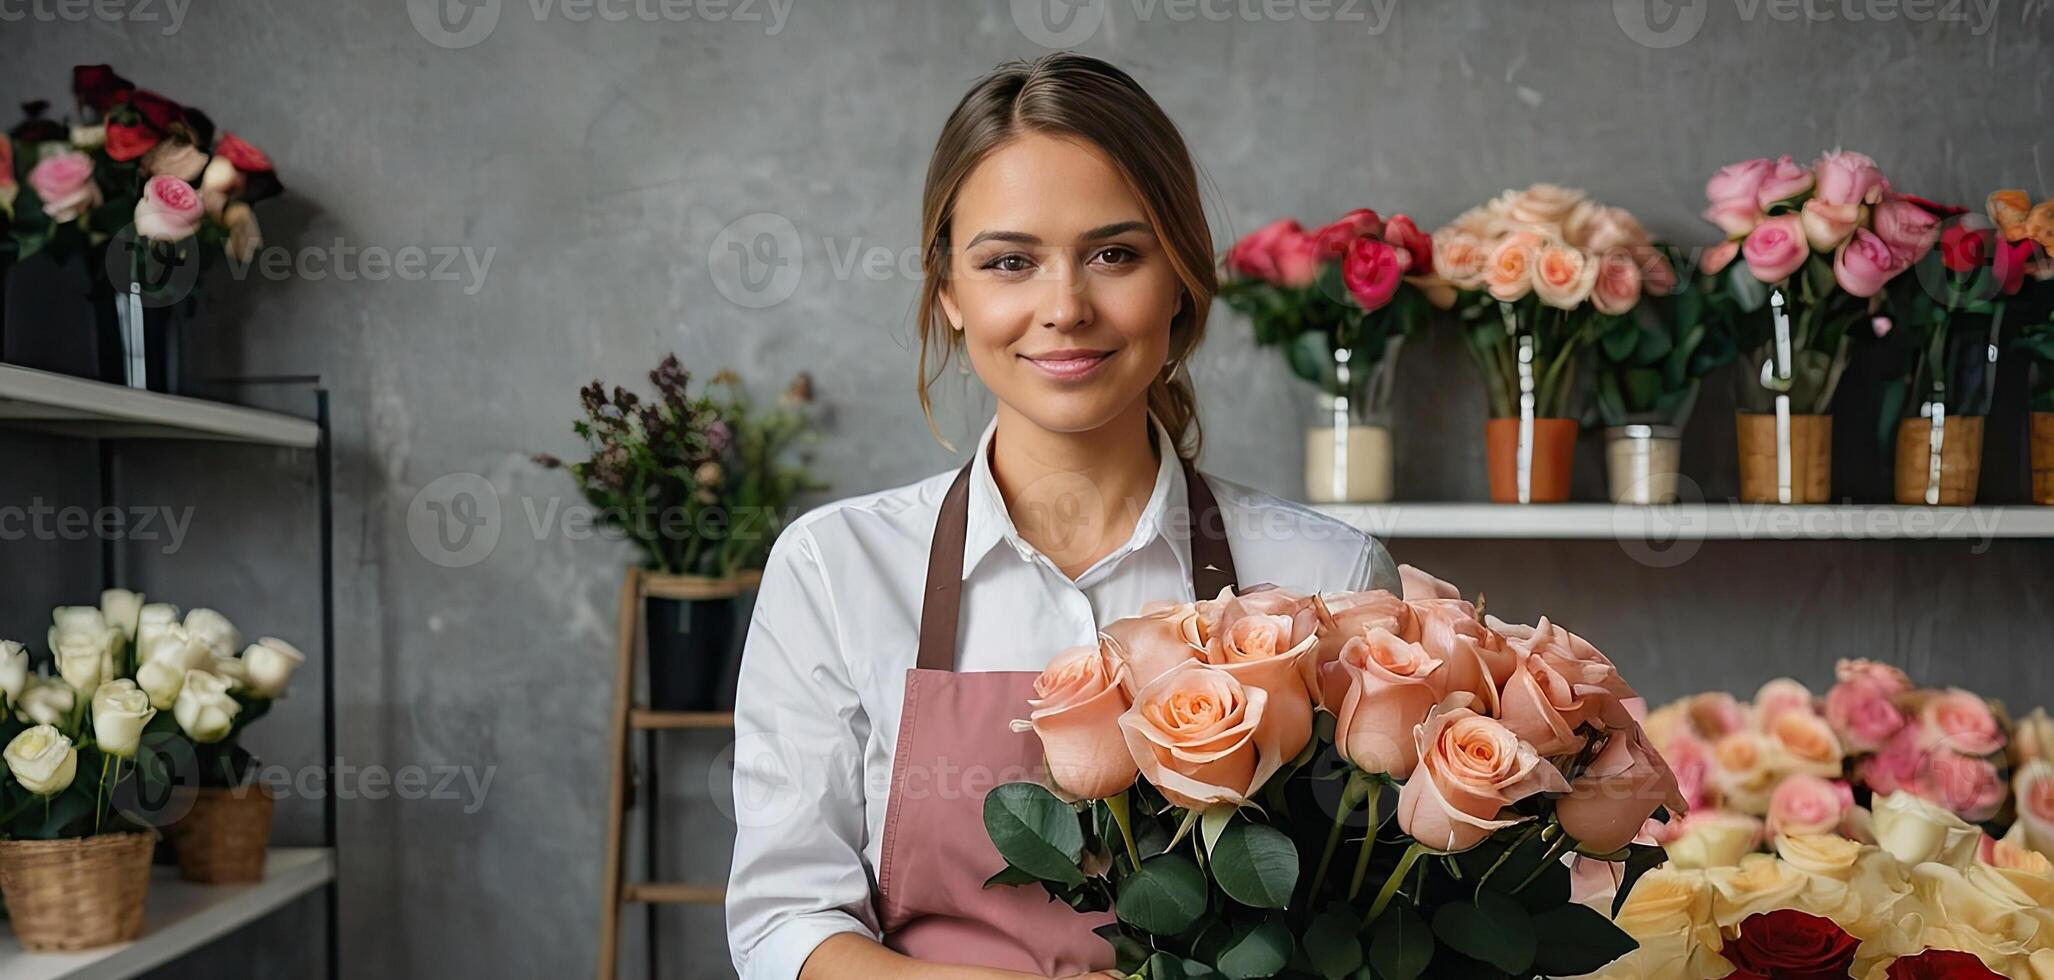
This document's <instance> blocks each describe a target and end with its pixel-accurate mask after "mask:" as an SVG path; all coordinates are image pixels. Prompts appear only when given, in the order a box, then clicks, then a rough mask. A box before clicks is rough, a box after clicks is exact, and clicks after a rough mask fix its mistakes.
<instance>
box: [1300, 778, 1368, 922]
mask: <svg viewBox="0 0 2054 980" xmlns="http://www.w3.org/2000/svg"><path fill="white" fill-rule="evenodd" d="M1364 782H1365V779H1364V777H1363V775H1362V770H1360V769H1349V770H1348V782H1347V783H1346V784H1344V785H1343V786H1342V787H1341V805H1340V807H1339V808H1338V809H1336V810H1335V811H1334V825H1333V826H1332V827H1331V828H1329V829H1328V830H1327V846H1326V847H1325V848H1324V849H1322V850H1321V851H1320V852H1319V870H1317V871H1314V872H1313V873H1312V887H1311V889H1310V890H1309V891H1308V892H1307V893H1306V894H1308V895H1317V894H1319V886H1320V883H1321V882H1324V881H1326V880H1327V868H1329V867H1331V866H1332V865H1333V863H1334V849H1335V848H1337V847H1339V846H1341V828H1342V826H1344V825H1345V824H1347V822H1348V816H1349V814H1352V813H1354V812H1355V804H1356V801H1357V800H1358V799H1359V798H1360V797H1361V796H1362V791H1363V784H1364ZM1369 830H1370V833H1372V834H1374V833H1376V828H1375V827H1371V828H1370V829H1369Z"/></svg>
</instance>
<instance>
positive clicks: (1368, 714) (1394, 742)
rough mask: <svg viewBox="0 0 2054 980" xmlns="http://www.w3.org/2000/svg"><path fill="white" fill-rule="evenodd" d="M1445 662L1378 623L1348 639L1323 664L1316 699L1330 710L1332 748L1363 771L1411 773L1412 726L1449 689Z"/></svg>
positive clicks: (1414, 758)
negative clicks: (1376, 625) (1328, 660)
mask: <svg viewBox="0 0 2054 980" xmlns="http://www.w3.org/2000/svg"><path fill="white" fill-rule="evenodd" d="M1445 668H1446V665H1444V664H1442V663H1441V662H1440V661H1438V660H1435V659H1434V658H1432V657H1430V656H1428V655H1427V652H1426V650H1425V649H1423V648H1421V647H1420V646H1419V645H1418V644H1416V643H1408V642H1406V641H1405V640H1402V639H1400V638H1399V637H1398V636H1397V635H1395V634H1393V633H1392V632H1390V631H1389V630H1386V629H1384V628H1382V627H1372V628H1371V629H1370V630H1369V631H1368V632H1366V633H1362V634H1359V635H1357V636H1355V637H1354V638H1352V639H1350V640H1349V641H1348V643H1347V645H1346V646H1344V647H1342V648H1341V655H1340V656H1339V657H1338V658H1336V659H1335V660H1334V662H1333V663H1330V664H1324V665H1321V667H1320V669H1319V677H1320V701H1321V703H1322V704H1325V705H1326V706H1327V710H1329V711H1332V712H1333V713H1334V748H1335V750H1336V751H1337V752H1339V753H1340V755H1341V758H1343V759H1346V760H1347V761H1348V764H1349V765H1352V766H1354V767H1355V768H1357V769H1360V770H1362V771H1364V772H1372V773H1390V774H1391V775H1392V776H1394V777H1396V778H1398V779H1405V778H1407V777H1409V776H1411V775H1412V770H1413V767H1415V766H1417V765H1418V764H1419V755H1418V751H1417V747H1416V746H1415V745H1414V744H1413V740H1412V729H1413V727H1414V726H1416V725H1418V724H1419V723H1420V722H1421V721H1424V720H1425V719H1426V713H1427V712H1428V711H1429V710H1431V709H1432V708H1433V706H1434V705H1436V704H1438V703H1440V700H1441V699H1442V698H1443V697H1445V696H1446V695H1447V693H1448V689H1447V671H1446V669H1445Z"/></svg>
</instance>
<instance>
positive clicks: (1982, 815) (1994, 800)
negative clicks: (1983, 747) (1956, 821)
mask: <svg viewBox="0 0 2054 980" xmlns="http://www.w3.org/2000/svg"><path fill="white" fill-rule="evenodd" d="M1911 789H1912V792H1913V793H1915V794H1917V795H1919V796H1922V797H1924V798H1926V799H1929V800H1932V801H1933V802H1935V803H1938V804H1940V805H1941V806H1944V807H1946V808H1947V809H1949V810H1953V811H1954V812H1955V814H1957V815H1959V816H1960V817H1961V819H1963V820H1966V821H1968V822H1970V823H1982V822H1983V821H1985V820H1988V819H1990V818H1991V817H1994V816H1996V815H1997V809H1998V808H1999V807H2001V806H2003V805H2004V779H2003V777H2001V776H1999V775H1998V774H1997V767H1996V766H1994V765H1991V764H1990V763H1989V762H1988V761H1986V760H1984V759H1980V758H1976V757H1973V756H1966V755H1961V754H1959V753H1956V752H1949V751H1947V750H1946V749H1937V750H1934V751H1933V752H1931V753H1929V754H1928V755H1927V756H1926V760H1925V766H1924V769H1923V770H1922V771H1921V772H1920V773H1919V774H1918V781H1917V782H1916V783H1914V784H1913V785H1912V788H1911Z"/></svg>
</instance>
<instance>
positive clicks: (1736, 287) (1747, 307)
mask: <svg viewBox="0 0 2054 980" xmlns="http://www.w3.org/2000/svg"><path fill="white" fill-rule="evenodd" d="M1726 289H1727V290H1728V291H1729V292H1730V293H1731V294H1732V296H1733V302H1734V303H1735V304H1736V305H1737V306H1739V307H1740V312H1742V313H1753V312H1754V311H1756V310H1759V309H1761V308H1762V304H1763V303H1766V302H1768V301H1769V285H1768V283H1765V282H1763V281H1761V280H1760V279H1756V278H1755V277H1754V273H1752V272H1749V271H1747V263H1746V262H1742V261H1740V260H1739V259H1738V258H1735V260H1734V261H1733V263H1732V264H1731V265H1728V266H1727V267H1726Z"/></svg>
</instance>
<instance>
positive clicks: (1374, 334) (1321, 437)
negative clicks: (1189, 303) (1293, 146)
mask: <svg viewBox="0 0 2054 980" xmlns="http://www.w3.org/2000/svg"><path fill="white" fill-rule="evenodd" d="M1432 270H1433V240H1432V239H1430V238H1428V237H1427V235H1426V233H1425V232H1423V231H1420V230H1419V227H1418V226H1417V225H1414V224H1413V223H1412V219H1411V218H1408V217H1406V216H1405V215H1402V214H1399V215H1393V216H1392V217H1391V218H1390V220H1388V221H1386V220H1384V219H1383V218H1381V217H1379V216H1378V215H1377V213H1376V212H1375V211H1371V210H1369V209H1368V208H1357V209H1355V210H1353V211H1350V212H1348V213H1347V214H1344V215H1342V216H1341V217H1340V218H1338V219H1336V220H1335V221H1334V222H1333V223H1332V224H1329V225H1327V226H1325V227H1323V228H1320V229H1318V230H1317V231H1311V232H1308V231H1306V230H1305V229H1304V228H1303V227H1301V226H1300V225H1299V224H1298V222H1297V221H1295V220H1293V219H1290V218H1285V219H1281V220H1278V221H1274V222H1271V223H1270V224H1268V225H1265V226H1263V227H1262V228H1260V229H1257V230H1256V231H1255V232H1253V233H1251V234H1250V235H1249V236H1248V237H1246V238H1243V239H1242V240H1241V241H1239V242H1237V243H1235V245H1234V247H1233V248H1232V249H1231V250H1229V251H1228V252H1227V257H1226V272H1227V275H1226V278H1225V280H1224V281H1223V282H1222V284H1221V286H1220V298H1221V299H1222V300H1225V301H1226V303H1227V305H1228V306H1230V307H1232V308H1233V309H1234V310H1235V311H1237V312H1239V313H1241V314H1242V315H1244V316H1246V317H1248V320H1249V323H1250V324H1251V325H1252V326H1253V327H1254V330H1255V342H1256V343H1257V344H1260V345H1262V346H1265V347H1281V348H1283V351H1284V360H1285V363H1287V364H1289V365H1290V367H1291V373H1293V374H1296V375H1297V376H1298V377H1300V378H1302V379H1304V380H1306V381H1308V382H1311V383H1312V384H1314V385H1317V386H1318V387H1319V390H1320V396H1321V404H1320V409H1321V411H1322V413H1324V414H1326V415H1327V416H1328V417H1330V418H1331V419H1332V422H1331V423H1330V425H1329V426H1327V427H1324V428H1315V429H1313V430H1311V431H1309V432H1307V434H1306V468H1305V474H1306V477H1305V489H1306V494H1307V495H1308V497H1310V499H1312V500H1314V501H1318V502H1332V501H1341V500H1389V499H1390V498H1391V447H1390V418H1389V409H1390V400H1391V389H1392V386H1393V383H1394V382H1395V381H1396V375H1397V371H1396V365H1397V362H1398V352H1399V348H1400V346H1401V345H1402V344H1403V342H1404V340H1405V338H1406V337H1407V336H1409V335H1411V334H1413V333H1415V332H1417V330H1418V329H1419V327H1420V324H1421V323H1422V322H1423V321H1424V317H1425V314H1426V312H1427V310H1428V308H1429V304H1428V302H1427V296H1426V294H1425V293H1424V292H1423V291H1422V290H1421V288H1420V285H1419V284H1420V283H1421V282H1423V281H1424V280H1423V278H1422V277H1426V276H1430V275H1431V273H1432Z"/></svg>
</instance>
